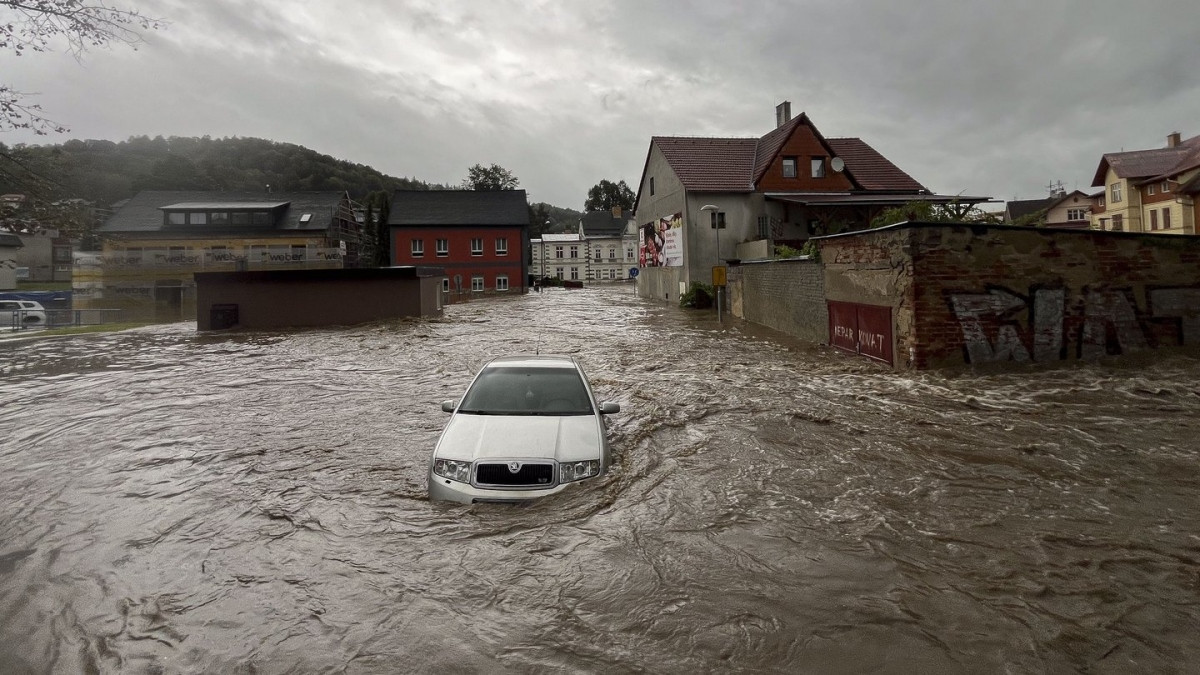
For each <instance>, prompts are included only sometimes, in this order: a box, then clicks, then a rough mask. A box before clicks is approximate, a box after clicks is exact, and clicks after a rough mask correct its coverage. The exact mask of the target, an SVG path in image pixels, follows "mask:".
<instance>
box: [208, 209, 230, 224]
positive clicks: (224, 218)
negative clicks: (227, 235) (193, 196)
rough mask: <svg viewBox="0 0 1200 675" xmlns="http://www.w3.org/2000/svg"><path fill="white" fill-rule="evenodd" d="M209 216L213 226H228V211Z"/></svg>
mask: <svg viewBox="0 0 1200 675" xmlns="http://www.w3.org/2000/svg"><path fill="white" fill-rule="evenodd" d="M209 216H210V217H211V220H212V224H213V225H228V224H229V212H228V211H216V212H214V213H211V214H209Z"/></svg>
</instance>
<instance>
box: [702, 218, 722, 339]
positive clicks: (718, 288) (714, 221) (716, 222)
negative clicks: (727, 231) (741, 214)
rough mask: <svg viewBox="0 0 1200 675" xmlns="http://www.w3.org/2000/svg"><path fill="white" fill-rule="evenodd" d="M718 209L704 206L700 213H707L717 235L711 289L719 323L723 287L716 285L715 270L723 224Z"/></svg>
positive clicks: (719, 251) (718, 262)
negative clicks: (714, 296)
mask: <svg viewBox="0 0 1200 675" xmlns="http://www.w3.org/2000/svg"><path fill="white" fill-rule="evenodd" d="M720 208H721V207H719V206H717V205H716V204H705V205H704V206H701V207H700V210H701V211H707V212H708V214H709V223H710V225H711V227H712V229H713V230H715V231H716V233H717V260H716V264H714V265H713V289H714V290H715V291H716V294H717V321H721V288H722V285H723V284H722V285H718V284H717V283H716V282H717V268H719V267H720V266H721V230H722V229H724V227H725V223H724V222H721V219H720V217H719V216H718V215H717V214H718V213H719V212H720ZM721 278H722V279H724V275H723V274H722V275H721Z"/></svg>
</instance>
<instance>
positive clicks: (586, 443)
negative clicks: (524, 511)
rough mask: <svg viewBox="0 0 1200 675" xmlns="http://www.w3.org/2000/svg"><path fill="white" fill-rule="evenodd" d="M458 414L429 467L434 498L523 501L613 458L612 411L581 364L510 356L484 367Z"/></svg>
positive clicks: (449, 404) (450, 405)
mask: <svg viewBox="0 0 1200 675" xmlns="http://www.w3.org/2000/svg"><path fill="white" fill-rule="evenodd" d="M442 410H443V411H445V412H449V413H452V415H451V417H450V421H449V422H448V423H447V424H446V428H445V429H443V430H442V436H441V438H439V439H438V442H437V446H436V447H435V448H434V450H433V458H432V460H431V461H430V464H429V498H430V499H442V500H450V501H455V502H460V503H463V504H473V503H478V502H500V503H505V502H519V501H525V500H528V499H535V498H537V497H544V496H546V495H551V494H555V493H557V492H560V491H562V490H563V489H565V488H566V487H567V486H568V485H570V484H572V483H577V482H579V481H582V480H587V479H589V478H596V477H598V476H603V475H604V474H605V472H607V471H608V466H609V462H610V457H609V448H608V438H607V433H606V425H605V422H604V415H609V414H612V413H616V412H620V411H621V406H620V405H618V404H616V403H597V401H596V397H595V395H594V394H593V393H592V388H591V385H590V384H588V381H587V376H586V375H584V372H583V368H582V367H581V366H580V364H579V362H578V361H577V360H575V359H574V358H572V357H569V356H508V357H502V358H497V359H493V360H491V361H488V362H487V363H486V364H484V366H483V368H482V369H480V371H479V373H477V374H476V375H475V379H474V380H472V381H471V384H470V386H469V387H467V393H466V394H465V395H464V396H463V398H462V400H461V401H458V402H457V403H456V402H455V401H446V402H444V403H442Z"/></svg>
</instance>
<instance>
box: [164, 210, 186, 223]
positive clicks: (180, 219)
mask: <svg viewBox="0 0 1200 675" xmlns="http://www.w3.org/2000/svg"><path fill="white" fill-rule="evenodd" d="M167 224H168V225H185V224H187V214H186V213H183V212H181V211H171V212H169V213H168V214H167Z"/></svg>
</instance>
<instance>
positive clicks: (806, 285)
mask: <svg viewBox="0 0 1200 675" xmlns="http://www.w3.org/2000/svg"><path fill="white" fill-rule="evenodd" d="M728 296H729V299H730V308H731V311H732V313H733V314H734V315H735V316H739V317H741V318H743V319H745V320H747V321H753V322H754V323H758V324H762V325H764V326H767V327H770V328H774V329H775V330H778V331H782V332H784V333H787V334H789V335H794V336H796V337H798V338H801V339H803V340H810V341H812V342H818V343H824V342H827V341H828V340H829V314H828V312H827V311H826V305H825V276H824V272H823V271H822V269H821V263H819V262H817V261H815V260H810V259H808V258H789V259H782V260H764V261H754V262H746V263H742V264H741V265H736V266H733V267H731V268H730V274H729V294H728Z"/></svg>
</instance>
